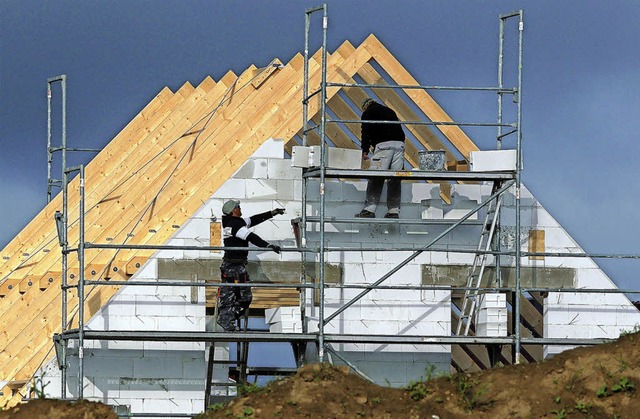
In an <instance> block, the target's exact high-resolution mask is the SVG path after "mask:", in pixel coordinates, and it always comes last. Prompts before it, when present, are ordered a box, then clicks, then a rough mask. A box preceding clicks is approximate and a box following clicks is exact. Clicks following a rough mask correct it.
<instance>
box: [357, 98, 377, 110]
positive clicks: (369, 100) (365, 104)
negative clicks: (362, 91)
mask: <svg viewBox="0 0 640 419" xmlns="http://www.w3.org/2000/svg"><path fill="white" fill-rule="evenodd" d="M371 102H375V100H373V99H371V98H370V97H368V98H366V99H365V100H363V101H362V105H360V109H362V110H364V108H366V107H367V105H369V103H371Z"/></svg>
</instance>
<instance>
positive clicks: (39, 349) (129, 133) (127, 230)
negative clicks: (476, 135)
mask: <svg viewBox="0 0 640 419" xmlns="http://www.w3.org/2000/svg"><path fill="white" fill-rule="evenodd" d="M279 64H280V62H279V61H278V60H274V61H273V62H272V63H271V64H270V65H269V66H267V67H265V68H256V67H255V66H250V67H249V68H247V70H245V71H244V72H243V73H242V74H241V75H240V76H236V75H235V74H233V73H231V72H230V73H228V74H227V75H225V76H224V77H223V78H222V79H220V80H219V81H218V82H215V81H213V80H212V79H210V78H207V79H205V80H204V81H203V82H202V83H201V84H200V85H199V86H198V87H197V88H194V87H193V86H192V85H190V84H189V83H186V84H185V85H184V86H183V87H182V88H180V89H179V90H178V91H177V92H176V93H171V92H170V91H169V89H167V88H165V89H163V90H162V91H161V92H160V93H158V95H157V96H156V97H155V98H154V99H153V100H152V101H151V102H150V103H149V104H148V105H147V106H146V107H145V108H144V109H143V110H142V111H141V112H140V113H139V114H138V115H137V116H136V117H135V118H134V119H133V120H132V121H131V122H130V123H129V124H128V125H127V126H126V127H125V128H124V129H123V130H122V131H121V132H120V133H119V134H118V135H117V136H116V137H115V138H114V139H113V140H112V141H111V142H110V143H109V144H108V145H107V146H106V147H105V148H104V149H103V150H102V151H101V152H100V153H99V154H98V155H97V156H96V157H95V158H94V159H93V160H92V161H91V162H90V163H89V164H88V165H87V167H86V181H85V188H86V190H85V194H86V201H85V210H86V231H85V240H86V241H89V242H94V243H112V244H123V243H126V244H147V245H161V244H164V243H166V241H167V240H168V239H169V238H170V237H171V236H172V235H173V234H174V233H175V231H176V230H177V228H179V227H180V226H181V225H182V224H183V223H184V222H186V220H188V219H189V217H190V216H191V215H192V214H193V213H194V212H195V211H196V210H197V209H198V208H199V207H200V206H201V204H202V202H203V201H204V200H206V199H208V198H209V197H210V196H211V195H212V194H213V193H214V192H215V191H216V190H217V189H218V188H219V187H220V186H221V185H222V184H223V183H224V182H225V181H226V180H227V179H228V178H229V177H230V176H231V175H232V174H233V173H234V172H235V171H236V170H237V169H238V168H239V167H240V166H241V165H242V164H243V163H244V162H245V161H246V159H247V158H249V156H251V155H252V154H253V152H254V151H255V150H256V149H257V148H258V147H259V146H260V145H261V144H262V143H263V142H264V141H265V140H266V139H268V138H270V137H273V138H284V139H285V140H286V141H287V147H288V149H289V150H290V147H292V146H293V145H295V144H299V141H300V137H301V129H302V106H301V101H302V87H303V57H302V56H301V55H299V54H298V55H296V56H295V57H293V58H292V59H291V60H290V61H289V62H288V63H287V64H286V65H284V66H281V65H279ZM376 65H377V66H379V68H381V69H382V70H383V71H384V72H386V74H387V76H388V77H390V80H387V79H386V77H385V76H383V75H381V74H380V73H379V72H378V71H377V70H376V69H375V66H376ZM309 75H310V83H309V85H310V86H312V87H311V88H313V86H318V85H319V82H320V77H321V62H320V52H318V53H316V54H315V55H314V57H313V59H312V60H311V61H310V65H309ZM327 79H328V80H329V81H331V82H337V83H349V82H353V81H354V80H356V79H360V80H362V81H364V82H365V83H376V84H384V83H396V84H414V85H417V84H418V83H417V81H416V80H415V79H413V78H412V77H411V75H409V73H408V72H407V71H406V70H405V69H404V68H403V67H402V66H401V65H400V63H399V62H398V61H397V60H396V59H395V58H394V57H393V56H392V55H391V53H389V51H387V50H386V48H385V47H384V46H383V45H382V44H381V43H380V42H379V41H378V40H377V39H376V38H375V36H373V35H371V36H369V37H368V38H367V39H366V40H365V41H364V42H363V43H362V44H361V45H360V46H359V47H357V48H355V47H354V46H352V45H351V44H350V43H349V42H345V43H344V44H343V45H341V46H340V47H339V48H338V49H337V50H336V51H335V52H334V53H333V54H328V63H327ZM374 92H375V93H376V94H377V95H378V96H379V98H380V99H381V100H382V101H383V102H385V103H388V104H389V105H390V106H392V107H394V108H395V109H396V110H397V112H398V115H399V117H400V119H403V120H417V119H420V118H421V116H420V115H419V114H418V113H417V112H418V111H419V112H422V113H423V114H424V115H425V116H426V118H428V119H430V120H432V121H451V118H450V117H449V116H448V115H447V114H446V113H445V112H444V111H443V110H442V108H441V107H440V106H439V105H438V104H437V103H436V102H435V101H434V100H433V99H432V98H431V96H430V95H429V94H428V93H427V92H425V91H423V90H412V89H410V90H407V91H406V92H405V93H406V95H407V96H408V97H409V98H410V99H411V100H412V101H413V103H406V102H405V100H403V99H402V98H401V97H400V96H399V95H398V94H396V93H394V92H393V91H392V90H390V89H374ZM365 95H366V93H365V91H364V90H363V89H361V88H354V87H352V88H339V89H338V88H335V87H333V88H330V89H328V94H327V99H328V107H329V111H330V112H332V113H333V114H335V116H336V117H337V118H339V119H348V120H356V119H358V118H359V115H358V113H357V112H358V109H357V107H358V106H357V104H359V103H360V101H361V100H362V98H363V97H364V96H365ZM318 111H319V103H318V101H317V100H312V101H311V102H310V104H309V115H310V118H311V119H312V120H313V121H316V123H319V119H318V116H317V114H318ZM438 129H439V130H440V131H441V133H442V134H443V135H444V137H445V138H446V140H447V141H448V142H449V143H450V144H451V145H452V146H453V147H454V148H455V150H449V151H448V156H449V157H450V158H455V157H456V155H462V156H463V157H465V158H467V157H468V155H469V152H470V151H472V150H477V147H475V145H474V144H473V142H472V141H471V140H470V139H469V138H468V137H467V136H466V135H465V134H464V132H462V130H460V128H459V127H456V126H452V125H444V126H438ZM407 130H408V132H409V133H410V135H412V136H413V137H414V140H413V141H414V143H411V144H409V145H408V149H407V151H408V160H409V162H410V163H411V164H412V165H413V166H414V167H415V166H417V150H418V147H424V148H426V149H447V147H446V146H445V144H444V143H443V141H441V140H440V139H439V137H438V136H437V135H435V134H434V133H433V132H432V131H431V130H430V129H428V128H427V127H424V126H423V127H419V126H416V125H411V126H408V127H407ZM358 131H359V129H358V126H357V125H355V124H352V126H349V127H347V128H345V129H342V128H338V127H337V126H336V125H335V124H328V125H327V137H328V140H329V141H330V142H332V143H333V144H334V145H336V146H339V147H347V148H357V147H358V141H359V132H358ZM310 141H311V142H313V141H317V137H315V136H314V134H311V135H310ZM78 200H79V187H78V179H77V178H76V179H74V180H73V181H72V182H71V183H70V185H69V199H68V202H69V211H68V212H69V215H68V217H69V230H68V241H69V246H70V247H71V248H73V247H76V246H77V237H78V222H77V221H78V220H77V218H78V217H77V214H78ZM61 208H62V197H61V194H59V195H58V196H57V197H56V198H55V199H53V200H52V202H51V203H49V204H48V205H47V206H46V207H45V208H44V209H43V210H42V211H41V212H40V213H39V214H38V215H37V216H36V217H35V218H34V219H33V221H32V222H31V223H29V225H27V226H26V227H25V229H24V230H23V231H22V232H20V233H19V234H18V235H17V236H16V238H14V240H12V241H11V242H10V243H9V244H8V245H7V246H6V247H5V248H4V249H3V250H2V253H1V256H2V259H1V260H0V279H1V281H2V283H1V284H0V290H1V291H2V292H1V293H0V294H1V298H0V330H2V340H1V341H0V351H1V352H0V378H2V379H3V380H10V381H11V380H14V381H20V380H27V379H29V378H30V377H31V375H32V374H33V371H35V369H36V368H37V367H38V365H40V363H41V362H42V361H43V360H44V358H45V357H47V356H51V353H50V352H49V351H50V349H51V337H52V335H53V333H54V332H56V331H59V330H60V323H61V310H62V302H61V295H60V285H61V254H60V248H59V245H58V237H57V232H56V226H55V222H54V213H55V211H57V210H61ZM152 253H153V250H111V249H109V250H107V249H103V250H98V249H92V250H88V251H87V252H86V254H85V267H86V269H85V276H86V277H87V278H88V279H98V278H100V279H105V278H114V279H127V278H128V277H129V276H130V275H131V274H132V273H133V272H135V269H136V266H141V265H142V264H143V263H144V261H145V260H146V259H147V258H148V257H149V256H150V255H151V254H152ZM68 263H69V279H68V282H69V283H70V284H75V283H77V277H78V261H77V257H76V256H74V255H73V254H72V255H70V257H69V260H68ZM117 289H118V287H116V286H101V287H98V288H96V289H94V290H92V291H91V292H90V294H89V296H88V300H87V305H86V316H87V318H88V317H90V316H91V315H93V314H95V313H96V312H97V310H99V309H100V307H102V306H103V305H104V304H105V303H106V302H107V301H108V300H109V298H111V296H113V294H114V293H115V292H116V291H117ZM73 294H74V293H71V298H70V301H69V303H68V309H69V310H68V311H69V315H70V317H69V319H71V327H73V326H77V318H76V317H73V316H72V314H74V313H75V311H76V309H77V307H76V304H77V298H75V296H74V295H73ZM8 399H9V398H8V396H4V398H2V399H0V406H2V405H4V404H6V403H7V402H8ZM14 401H15V400H14Z"/></svg>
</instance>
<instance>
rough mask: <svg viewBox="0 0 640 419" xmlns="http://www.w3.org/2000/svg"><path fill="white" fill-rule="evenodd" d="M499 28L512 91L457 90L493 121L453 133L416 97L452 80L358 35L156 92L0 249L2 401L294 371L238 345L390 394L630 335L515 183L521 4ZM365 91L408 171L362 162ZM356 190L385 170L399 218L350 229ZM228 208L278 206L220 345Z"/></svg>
mask: <svg viewBox="0 0 640 419" xmlns="http://www.w3.org/2000/svg"><path fill="white" fill-rule="evenodd" d="M317 13H324V16H323V17H324V19H326V13H327V10H326V7H324V6H323V7H319V8H317V9H310V10H308V11H307V12H306V14H305V16H306V33H307V39H306V41H307V42H306V45H305V46H306V48H305V51H309V49H310V47H312V46H310V45H309V33H310V31H311V24H310V22H311V20H310V19H311V16H312V15H314V14H317ZM499 23H500V34H501V38H500V45H499V48H500V51H499V66H498V67H499V69H500V71H502V68H503V66H502V60H503V56H504V55H505V54H504V51H503V40H504V36H505V33H508V32H509V30H511V32H514V33H515V34H516V37H517V38H518V40H519V42H518V50H517V51H515V52H514V53H513V54H512V55H513V59H514V60H515V61H517V65H516V66H514V67H515V68H517V71H518V74H516V75H515V77H512V78H511V79H512V80H514V85H511V86H506V85H505V83H504V79H505V78H504V77H503V74H502V73H500V74H499V80H498V83H497V85H496V86H493V87H481V88H480V87H472V88H466V89H467V90H470V91H473V92H475V93H476V94H485V95H486V94H494V95H497V96H498V100H497V104H498V106H497V119H496V120H495V121H492V122H486V121H484V122H483V121H480V122H469V121H465V122H456V120H457V119H460V118H463V117H464V110H456V111H451V112H452V113H447V112H445V110H444V109H443V108H442V106H441V105H440V104H439V103H438V102H436V100H434V98H433V96H432V95H431V94H430V93H429V92H430V91H431V90H440V91H442V92H445V93H446V91H447V90H460V89H463V88H458V87H445V86H422V85H421V84H420V83H419V82H418V80H416V79H415V78H414V77H413V76H412V75H411V74H409V72H408V71H407V70H406V69H405V68H404V67H403V66H402V65H401V63H400V62H398V61H397V60H396V59H395V57H394V56H393V54H392V53H391V52H390V51H389V50H387V48H386V47H385V46H384V45H383V44H382V43H381V42H380V41H379V40H378V39H377V38H376V37H375V36H374V35H370V36H369V37H368V38H366V39H365V40H364V41H363V42H362V43H361V44H360V45H358V46H354V45H352V44H351V43H350V42H349V41H345V42H344V43H343V44H342V45H341V46H340V47H339V48H337V49H336V50H335V51H333V52H331V53H330V52H329V51H327V48H326V26H325V27H323V29H322V31H323V45H320V46H318V47H315V46H313V47H314V48H313V49H314V50H316V51H317V52H316V53H315V54H309V53H307V52H305V54H304V55H302V54H298V55H296V56H294V57H293V58H292V59H290V60H289V61H288V62H286V63H283V62H281V61H280V60H279V59H277V58H276V59H274V60H273V61H272V62H271V63H269V64H268V65H266V66H264V67H259V68H258V67H255V66H253V65H252V66H250V67H248V68H247V69H246V70H245V71H244V72H242V73H241V74H239V75H236V74H234V73H232V72H229V73H227V74H226V75H225V76H224V77H222V78H221V79H220V80H217V81H216V80H213V79H212V78H209V77H208V78H206V79H205V80H203V81H202V82H201V83H200V84H199V85H198V86H197V87H194V86H192V85H191V84H190V83H188V82H187V83H185V84H184V85H183V86H182V87H181V88H180V89H179V90H177V91H176V92H172V91H171V90H169V89H168V88H164V89H162V90H161V91H160V92H159V93H158V94H157V95H156V96H155V97H154V98H153V99H152V100H151V101H150V102H149V103H148V104H147V105H146V106H144V108H143V109H142V110H141V111H140V112H139V113H138V115H137V116H136V117H135V118H133V120H132V121H131V122H129V123H128V124H127V125H126V126H125V127H124V128H123V129H122V131H121V132H120V133H119V134H118V135H117V136H116V137H115V138H113V140H111V142H110V143H109V144H108V145H107V146H106V147H105V148H104V149H103V150H101V151H100V152H99V154H97V155H96V156H95V158H93V159H92V160H91V162H90V163H89V164H87V165H86V167H85V166H77V167H65V165H64V164H63V179H62V182H61V186H62V193H60V194H58V195H57V196H55V197H53V198H52V199H51V201H50V202H49V203H48V204H47V205H46V206H45V208H43V209H42V211H41V212H40V213H39V214H38V215H37V216H36V217H35V218H34V219H33V220H32V221H31V222H30V223H29V224H28V225H27V226H26V227H25V228H24V229H23V230H22V232H20V233H19V234H18V235H17V236H16V237H15V238H14V239H13V240H12V241H11V242H10V243H9V244H8V245H7V246H6V247H5V248H4V249H2V252H1V256H2V258H1V259H0V280H1V282H0V330H2V339H1V340H0V350H1V352H0V380H1V381H0V383H1V384H2V386H0V387H2V396H1V398H0V406H2V407H9V406H13V405H15V404H17V403H19V402H21V400H23V399H24V398H25V397H27V398H28V397H29V395H30V392H31V391H33V389H34V387H35V388H38V386H40V387H39V388H40V390H43V391H44V392H45V393H46V394H48V395H50V396H51V397H61V398H73V399H75V398H86V399H90V400H97V401H102V402H104V403H107V404H110V405H113V406H114V408H115V409H116V411H117V412H119V413H121V414H123V415H139V416H143V415H150V416H153V415H154V414H156V415H159V414H160V413H162V414H164V415H165V416H166V415H169V416H175V417H180V416H188V415H191V414H194V413H198V412H201V411H203V410H204V408H205V406H207V405H208V404H209V403H210V402H211V401H212V400H215V398H216V397H222V396H233V395H234V394H235V391H236V389H235V387H234V386H235V385H237V384H238V383H242V382H245V381H246V380H247V379H248V377H250V376H259V375H283V374H287V373H290V372H292V371H295V368H292V367H291V366H286V365H285V366H274V365H271V364H269V365H266V364H267V363H268V362H267V361H269V360H268V359H261V361H264V362H263V364H262V365H260V364H254V363H252V362H250V358H249V354H253V352H251V348H254V347H256V345H259V347H260V351H261V352H263V353H266V354H268V353H269V351H270V349H269V348H270V345H280V346H277V347H278V348H282V347H285V348H291V359H293V360H294V361H295V364H296V365H297V366H300V365H302V364H303V363H308V362H318V361H328V362H333V363H340V364H346V365H348V366H350V367H351V368H352V369H353V370H354V371H355V372H356V373H358V374H361V375H362V376H364V377H366V378H368V379H370V380H372V381H374V382H377V383H379V384H382V385H392V386H402V385H406V384H407V383H409V382H410V381H415V380H418V379H420V378H421V377H422V376H424V373H425V370H426V369H428V368H435V369H436V370H437V371H447V372H448V371H450V370H451V369H454V370H458V371H472V370H478V369H486V368H490V367H491V366H493V365H495V364H496V363H498V362H501V363H502V364H510V363H523V362H536V361H539V360H542V359H545V358H547V357H549V356H552V355H554V354H556V353H559V352H561V351H563V350H565V349H567V348H571V347H574V346H576V345H583V344H594V343H599V342H602V341H605V340H607V339H613V338H617V337H618V336H619V334H620V333H621V332H622V331H624V330H630V329H633V328H634V327H635V326H636V325H637V324H638V323H640V312H639V311H638V310H637V309H636V308H635V307H634V305H633V304H632V303H631V302H630V301H629V300H628V299H627V297H626V296H625V295H624V293H622V292H620V290H618V288H617V287H616V286H615V284H614V283H613V282H612V281H611V280H610V279H609V278H608V277H607V275H606V274H605V273H604V272H603V271H602V270H601V269H600V268H599V267H598V265H597V264H596V263H595V262H594V261H593V259H592V258H590V257H589V256H588V255H586V254H585V253H584V251H583V250H582V249H581V248H580V246H579V245H578V244H577V243H576V242H575V241H574V240H573V239H572V238H571V237H570V236H569V235H568V234H567V233H566V231H564V229H563V228H562V227H561V226H560V225H559V224H558V223H557V222H556V221H555V220H554V218H553V217H552V216H551V215H550V214H549V213H548V212H547V211H546V210H545V209H544V207H543V206H542V205H541V204H540V203H539V202H538V201H537V200H536V198H535V197H534V196H533V195H532V194H531V192H530V191H528V190H527V189H526V188H525V186H524V185H522V184H521V182H520V171H521V168H522V156H521V154H522V153H521V147H520V142H521V132H520V127H521V110H520V106H521V98H522V95H521V93H522V83H521V78H522V77H521V73H520V71H521V70H522V36H523V14H522V12H516V13H513V14H507V15H504V16H500V19H499ZM65 80H66V79H65V78H64V77H61V78H54V79H51V80H50V81H49V84H51V83H58V82H61V83H64V82H65ZM366 97H373V98H375V99H376V100H378V101H379V102H380V103H383V104H386V105H388V106H389V107H391V108H393V109H394V110H395V111H396V113H397V114H398V116H399V118H400V120H401V121H402V124H403V128H404V130H405V133H406V135H407V139H406V142H405V144H406V150H405V157H406V161H405V168H406V170H403V171H397V172H395V171H394V172H391V171H371V170H366V168H363V167H362V161H361V152H360V124H359V123H360V121H359V118H360V109H359V105H360V103H361V102H362V100H363V99H364V98H366ZM503 98H505V100H504V101H503ZM50 100H51V98H50ZM508 107H511V108H508ZM454 113H455V114H456V115H455V116H456V119H454ZM467 126H469V127H471V126H472V127H474V128H479V127H482V128H486V129H487V130H489V129H491V130H492V131H491V133H490V134H487V135H491V136H493V138H494V139H495V140H496V147H495V149H492V150H480V149H479V148H478V147H477V146H476V143H474V140H473V139H472V138H470V137H469V136H468V135H467V134H466V133H465V127H467ZM474 132H475V131H474ZM487 132H488V131H487ZM496 132H497V134H496ZM65 147H66V146H65ZM65 147H61V151H62V153H64V152H65ZM63 161H64V159H63ZM372 177H384V178H390V177H398V178H400V179H402V210H401V217H400V219H382V218H375V219H357V218H354V216H353V214H354V213H356V212H358V211H359V210H360V209H361V207H362V203H363V202H364V195H365V192H364V191H365V189H366V182H367V179H370V178H372ZM50 186H51V184H50ZM228 199H235V200H240V201H241V202H242V207H243V212H244V213H246V214H249V215H250V214H254V213H258V212H264V211H267V210H271V209H274V208H279V207H284V208H285V209H286V216H284V217H278V218H277V219H273V220H270V221H269V222H265V223H263V224H261V225H260V226H258V227H256V229H255V231H256V232H257V233H258V234H259V235H260V236H261V237H265V238H269V241H271V242H275V243H278V244H279V245H281V246H282V248H283V251H282V253H281V254H275V253H273V252H270V251H265V249H258V248H251V252H250V264H249V267H248V269H249V272H250V276H251V278H252V289H253V293H254V301H253V303H252V306H251V309H250V313H249V317H248V319H245V321H244V322H243V323H242V326H243V329H242V330H241V331H238V332H223V331H221V330H218V329H217V327H216V326H215V316H216V296H217V289H218V285H219V283H220V274H219V266H220V262H221V258H222V249H223V248H222V242H221V226H220V220H219V219H220V216H221V215H222V214H221V208H222V204H223V203H224V202H225V201H226V200H228ZM258 319H259V320H260V322H259V323H262V322H264V323H266V325H267V326H268V330H267V329H265V330H256V329H255V328H254V327H252V322H256V323H258V321H257V320H258ZM248 320H251V321H248ZM283 345H284V346H283ZM278 350H280V349H278ZM258 358H260V357H258ZM262 358H267V356H263V357H262Z"/></svg>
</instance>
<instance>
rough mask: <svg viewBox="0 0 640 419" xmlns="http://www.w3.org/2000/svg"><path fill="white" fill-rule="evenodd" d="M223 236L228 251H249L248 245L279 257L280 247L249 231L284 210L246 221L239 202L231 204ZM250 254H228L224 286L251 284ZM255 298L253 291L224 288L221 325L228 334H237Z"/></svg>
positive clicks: (224, 208)
mask: <svg viewBox="0 0 640 419" xmlns="http://www.w3.org/2000/svg"><path fill="white" fill-rule="evenodd" d="M222 213H223V214H224V215H223V216H222V235H223V238H224V245H225V247H249V242H251V243H252V244H253V245H255V246H258V247H265V248H269V249H271V250H273V251H274V252H276V253H280V246H278V245H275V244H269V243H267V242H266V241H264V240H263V239H261V238H260V236H258V235H257V234H255V233H253V232H251V231H250V230H249V227H253V226H256V225H258V224H260V223H262V222H263V221H266V220H269V219H271V218H273V217H274V216H276V215H278V214H284V208H276V209H274V210H271V211H267V212H263V213H261V214H256V215H253V216H251V217H243V216H242V210H241V209H240V201H234V200H230V201H227V202H225V203H224V205H223V206H222ZM248 255H249V251H248V250H225V251H224V256H223V257H222V265H220V273H221V282H223V283H233V284H243V283H248V282H250V281H249V274H248V273H247V257H248ZM252 299H253V295H252V293H251V288H250V287H225V286H223V287H221V288H220V298H219V300H218V302H219V307H218V308H219V310H218V324H219V325H220V327H222V328H223V329H224V330H225V331H227V332H229V331H234V330H238V328H237V326H236V322H237V320H238V319H239V318H240V317H242V316H243V315H244V313H245V312H246V311H247V309H248V308H249V305H250V304H251V300H252Z"/></svg>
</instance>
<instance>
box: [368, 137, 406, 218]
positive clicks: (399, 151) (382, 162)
mask: <svg viewBox="0 0 640 419" xmlns="http://www.w3.org/2000/svg"><path fill="white" fill-rule="evenodd" d="M403 169H404V142H403V141H385V142H382V143H379V144H378V145H376V148H375V149H374V151H373V156H371V166H370V167H369V170H403ZM386 180H387V208H388V212H389V213H390V214H394V213H395V214H398V213H400V193H401V191H402V190H401V186H400V185H401V184H400V179H397V178H391V179H386ZM384 181H385V179H382V178H372V179H369V182H368V184H367V197H366V201H365V204H364V209H365V210H367V211H371V212H376V208H377V207H378V204H379V203H380V195H381V194H382V188H383V187H384Z"/></svg>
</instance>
